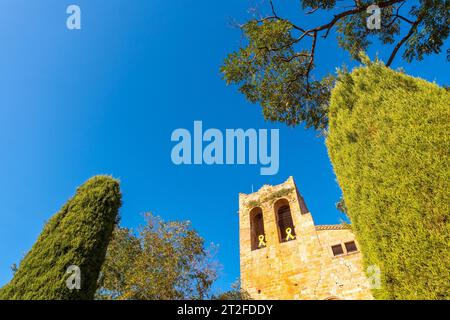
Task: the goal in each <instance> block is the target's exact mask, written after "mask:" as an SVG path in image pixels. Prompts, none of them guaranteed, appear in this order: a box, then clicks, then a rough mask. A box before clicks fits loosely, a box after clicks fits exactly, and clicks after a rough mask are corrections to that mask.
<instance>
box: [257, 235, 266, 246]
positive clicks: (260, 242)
mask: <svg viewBox="0 0 450 320" xmlns="http://www.w3.org/2000/svg"><path fill="white" fill-rule="evenodd" d="M258 240H259V244H258V248H261V247H265V246H266V242H265V241H264V235H263V234H261V235H259V236H258Z"/></svg>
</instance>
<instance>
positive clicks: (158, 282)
mask: <svg viewBox="0 0 450 320" xmlns="http://www.w3.org/2000/svg"><path fill="white" fill-rule="evenodd" d="M146 222H147V224H146V225H145V226H143V227H141V228H139V230H138V234H137V235H135V234H134V232H133V230H130V229H126V228H117V229H116V230H115V232H114V236H113V239H112V241H111V243H110V245H109V247H108V251H107V255H106V261H105V263H104V265H103V268H102V276H101V277H100V289H99V291H98V293H97V298H98V299H117V300H176V299H204V298H207V297H208V296H209V291H210V288H211V285H212V283H213V282H214V280H215V279H216V277H217V271H216V269H217V266H216V262H215V260H214V259H213V256H214V252H212V251H211V250H209V249H207V248H206V247H205V243H204V240H203V239H202V238H201V237H200V236H199V234H198V233H197V232H196V231H195V230H193V229H192V228H191V225H190V222H189V221H168V222H165V221H163V220H162V219H161V218H160V217H157V216H154V215H152V214H146Z"/></svg>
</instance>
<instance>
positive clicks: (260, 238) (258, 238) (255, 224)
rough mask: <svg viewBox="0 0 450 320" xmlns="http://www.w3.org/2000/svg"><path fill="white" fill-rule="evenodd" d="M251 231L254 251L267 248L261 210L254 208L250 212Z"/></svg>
mask: <svg viewBox="0 0 450 320" xmlns="http://www.w3.org/2000/svg"><path fill="white" fill-rule="evenodd" d="M250 229H251V231H250V232H251V235H250V236H251V240H252V250H256V249H261V248H264V247H265V246H266V234H265V233H264V218H263V214H262V210H261V208H254V209H252V211H251V212H250Z"/></svg>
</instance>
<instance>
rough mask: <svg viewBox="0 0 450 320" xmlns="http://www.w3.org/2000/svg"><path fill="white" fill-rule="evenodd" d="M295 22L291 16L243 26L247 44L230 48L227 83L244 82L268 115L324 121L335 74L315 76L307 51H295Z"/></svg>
mask: <svg viewBox="0 0 450 320" xmlns="http://www.w3.org/2000/svg"><path fill="white" fill-rule="evenodd" d="M291 29H292V25H291V24H290V23H289V22H288V21H286V20H274V21H270V20H268V21H266V22H264V23H258V22H256V21H250V22H248V23H247V24H245V25H244V26H243V32H244V35H245V36H246V38H247V39H248V45H247V46H246V47H244V48H241V49H240V50H239V51H237V52H234V53H231V54H230V55H229V56H228V57H227V58H226V59H225V64H224V66H223V67H222V68H221V72H222V73H223V74H224V78H225V80H226V81H227V84H239V85H240V88H239V91H241V92H242V93H243V94H245V95H246V97H247V98H248V99H249V100H250V101H251V102H252V103H260V104H261V106H262V109H263V115H264V117H265V119H268V120H271V121H282V122H284V123H286V124H288V125H291V126H294V125H297V124H299V123H301V122H305V123H306V126H307V127H311V126H312V127H317V128H319V127H324V123H323V121H324V118H325V116H326V107H325V106H326V104H327V101H328V98H329V96H328V92H329V90H330V87H331V86H332V84H333V81H332V80H333V79H332V78H331V77H326V78H324V79H323V80H322V81H310V80H309V79H308V78H307V77H304V74H305V73H307V72H308V70H310V69H311V68H312V67H313V64H312V61H311V58H310V57H309V55H308V53H307V52H306V51H301V52H295V50H294V48H293V45H294V42H295V39H294V38H293V37H292V35H291Z"/></svg>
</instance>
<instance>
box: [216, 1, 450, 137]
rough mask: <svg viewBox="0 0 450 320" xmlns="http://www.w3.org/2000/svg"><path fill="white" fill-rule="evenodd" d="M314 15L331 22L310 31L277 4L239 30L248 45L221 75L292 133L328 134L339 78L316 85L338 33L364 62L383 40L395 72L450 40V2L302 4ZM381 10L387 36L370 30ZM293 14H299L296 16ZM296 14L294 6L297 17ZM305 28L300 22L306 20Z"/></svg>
mask: <svg viewBox="0 0 450 320" xmlns="http://www.w3.org/2000/svg"><path fill="white" fill-rule="evenodd" d="M299 2H300V4H301V8H302V9H303V10H304V11H306V13H305V14H309V15H320V14H321V15H322V18H323V19H326V17H328V16H330V15H331V18H330V20H329V21H328V22H327V23H324V24H322V25H318V26H313V27H307V26H302V25H300V24H299V23H298V22H296V21H293V20H292V19H291V20H288V19H286V18H283V17H281V16H280V15H278V13H277V11H276V9H275V5H274V1H272V0H270V1H268V3H269V5H270V6H269V7H270V8H269V11H270V13H269V14H268V15H266V16H261V17H260V18H255V19H252V20H250V21H248V22H247V23H245V24H243V25H241V26H240V28H241V30H242V32H243V35H244V37H245V39H246V42H245V44H244V45H243V46H242V47H241V48H240V49H239V50H237V51H235V52H233V53H231V54H230V55H229V56H228V57H227V58H226V59H225V63H224V65H223V67H222V68H221V71H222V73H223V75H224V78H225V80H226V82H227V83H228V84H237V85H239V90H240V91H241V92H242V93H243V94H244V95H245V96H246V97H247V98H248V99H249V100H250V101H251V102H252V103H259V104H261V106H262V110H263V114H264V117H265V118H266V119H268V120H271V121H281V122H283V123H286V124H287V125H290V126H295V125H298V124H300V123H304V124H305V125H306V127H314V128H316V129H326V128H327V124H328V114H327V110H328V103H329V98H330V90H331V89H332V88H333V86H334V81H335V78H334V76H331V75H328V76H325V77H323V78H322V79H315V78H314V77H313V75H312V73H313V71H314V68H315V66H316V59H315V56H316V51H317V48H318V42H319V41H321V40H324V39H327V38H328V37H329V35H330V34H331V33H332V32H331V31H332V30H335V31H336V34H337V40H338V44H339V46H340V47H341V48H343V49H345V50H347V51H348V52H349V53H350V54H351V56H352V57H353V58H355V59H358V54H359V52H360V51H365V50H366V49H367V48H369V46H370V45H371V44H372V41H373V40H375V39H377V40H379V42H380V43H381V44H382V45H384V46H385V48H386V49H387V50H388V51H389V52H388V54H387V56H386V57H387V63H386V65H387V66H390V65H391V64H392V62H393V61H394V58H395V57H396V56H397V54H398V52H399V51H400V50H401V48H402V47H403V48H404V50H403V54H402V57H403V59H404V60H405V61H407V62H411V61H412V60H422V59H423V57H424V56H425V55H429V54H433V53H439V52H441V48H442V45H443V43H444V40H445V39H446V38H447V37H448V35H449V32H450V14H449V12H450V2H449V1H445V0H417V1H406V0H384V1H381V0H378V1H376V0H375V1H374V0H353V1H336V0H301V1H299ZM373 4H376V5H378V7H379V8H380V9H381V28H380V29H369V28H367V22H366V19H367V18H368V17H369V15H370V14H371V13H367V9H368V7H369V6H370V5H373ZM293 9H294V8H293ZM296 9H297V6H295V10H296ZM298 20H301V16H300V17H299V19H298Z"/></svg>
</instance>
